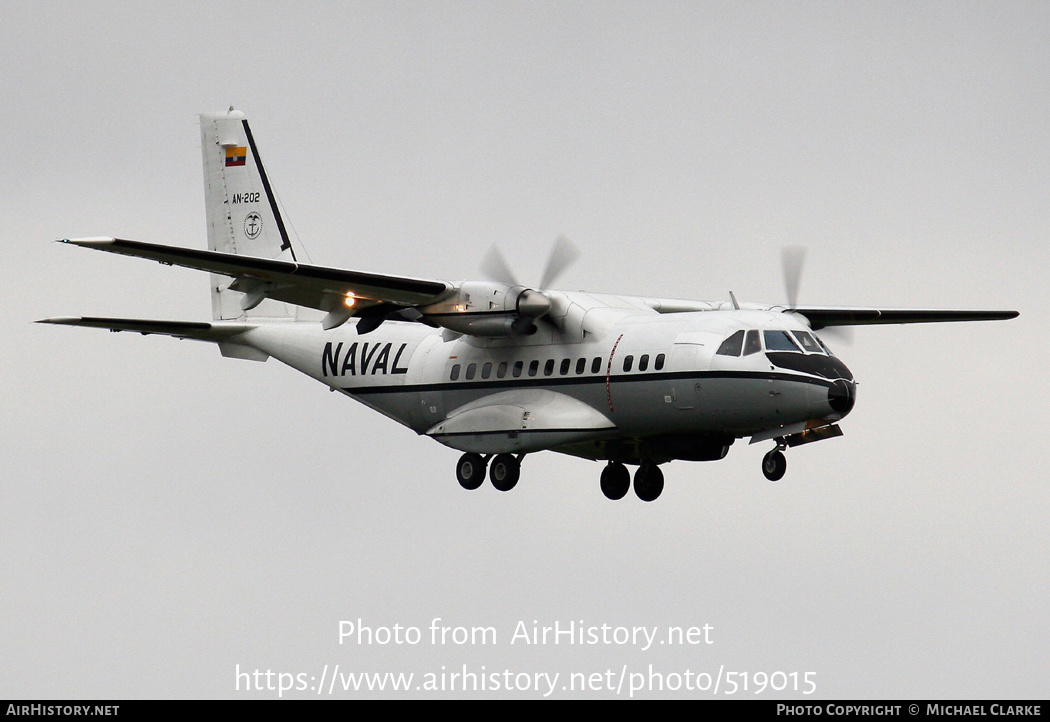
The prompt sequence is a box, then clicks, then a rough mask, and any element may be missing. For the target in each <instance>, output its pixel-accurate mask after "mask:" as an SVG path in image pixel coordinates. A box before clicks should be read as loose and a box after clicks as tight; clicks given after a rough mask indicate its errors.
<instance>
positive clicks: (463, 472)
mask: <svg viewBox="0 0 1050 722" xmlns="http://www.w3.org/2000/svg"><path fill="white" fill-rule="evenodd" d="M456 478H457V479H458V480H459V485H460V486H462V487H463V488H464V489H468V490H470V491H473V490H474V489H477V488H478V487H479V486H481V485H482V484H483V483H484V482H485V460H484V459H482V458H481V455H480V454H463V456H461V457H459V463H458V464H457V465H456Z"/></svg>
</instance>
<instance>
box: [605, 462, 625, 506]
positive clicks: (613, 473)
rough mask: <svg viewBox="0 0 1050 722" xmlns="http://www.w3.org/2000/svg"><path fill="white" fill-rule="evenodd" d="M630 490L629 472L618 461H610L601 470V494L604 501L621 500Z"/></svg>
mask: <svg viewBox="0 0 1050 722" xmlns="http://www.w3.org/2000/svg"><path fill="white" fill-rule="evenodd" d="M630 490H631V472H629V471H627V467H626V466H624V465H623V464H621V463H620V462H619V461H610V462H609V464H608V465H607V466H606V467H605V468H604V469H602V493H603V494H605V498H606V499H612V500H613V501H616V500H617V499H622V498H624V497H625V496H627V492H628V491H630Z"/></svg>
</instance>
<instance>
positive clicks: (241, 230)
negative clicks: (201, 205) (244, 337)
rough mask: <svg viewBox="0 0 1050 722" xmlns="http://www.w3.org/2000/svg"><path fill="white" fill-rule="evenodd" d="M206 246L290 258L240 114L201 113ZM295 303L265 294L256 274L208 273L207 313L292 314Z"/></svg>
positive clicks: (277, 213) (219, 315) (239, 316)
mask: <svg viewBox="0 0 1050 722" xmlns="http://www.w3.org/2000/svg"><path fill="white" fill-rule="evenodd" d="M201 148H202V153H203V155H204V197H205V208H206V211H207V218H208V248H209V249H211V250H213V251H222V252H223V253H236V254H241V255H245V256H257V257H261V258H280V259H282V260H288V261H294V260H295V252H294V251H293V250H292V245H291V243H290V242H289V240H288V231H287V229H286V228H285V225H284V220H283V219H282V218H281V212H280V211H279V210H278V208H277V200H276V198H275V197H274V195H273V192H272V191H271V189H270V181H269V179H268V178H267V177H266V171H265V169H264V168H263V165H262V161H261V160H260V158H259V151H258V149H257V148H256V145H255V139H254V138H253V137H252V131H251V128H249V127H248V121H247V120H246V119H245V117H244V113H241V112H240V111H237V110H233V109H232V108H231V109H230V110H229V112H226V113H204V114H202V115H201ZM295 316H296V307H295V306H291V305H288V304H284V303H280V302H277V301H273V300H270V299H266V283H265V281H264V280H262V279H253V278H248V277H244V278H238V279H235V280H234V281H233V283H230V280H229V279H228V278H226V277H225V276H215V275H213V276H212V317H213V318H214V319H216V320H220V319H223V320H233V319H245V318H294V317H295Z"/></svg>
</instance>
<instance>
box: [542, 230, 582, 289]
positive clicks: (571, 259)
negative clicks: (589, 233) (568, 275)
mask: <svg viewBox="0 0 1050 722" xmlns="http://www.w3.org/2000/svg"><path fill="white" fill-rule="evenodd" d="M579 257H580V251H579V249H578V248H576V246H575V244H573V242H572V241H570V240H569V239H568V238H566V237H565V236H558V240H556V241H555V242H554V247H553V248H551V252H550V256H549V257H548V258H547V267H546V268H545V269H543V279H542V280H541V281H540V288H542V289H548V288H550V287H551V285H552V284H553V283H554V281H555V280H556V279H557V278H558V277H559V276H561V274H562V273H564V272H565V270H566V269H567V268H568V267H569V266H571V265H572V264H573V263H575V262H576V259H577V258H579Z"/></svg>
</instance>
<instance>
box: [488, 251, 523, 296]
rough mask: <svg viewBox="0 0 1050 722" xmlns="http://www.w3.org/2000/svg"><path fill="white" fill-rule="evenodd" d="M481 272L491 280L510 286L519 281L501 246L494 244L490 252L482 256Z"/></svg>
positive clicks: (515, 284)
mask: <svg viewBox="0 0 1050 722" xmlns="http://www.w3.org/2000/svg"><path fill="white" fill-rule="evenodd" d="M481 272H482V273H483V274H485V276H486V278H488V280H490V281H498V282H500V283H505V284H507V285H508V286H517V285H520V284H518V281H517V279H516V278H514V272H513V271H511V270H510V266H508V265H507V259H505V258H504V257H503V253H502V252H501V251H500V249H499V246H495V245H494V246H492V248H490V249H489V250H488V252H487V253H486V254H485V255H484V256H482V257H481Z"/></svg>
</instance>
